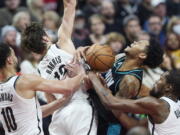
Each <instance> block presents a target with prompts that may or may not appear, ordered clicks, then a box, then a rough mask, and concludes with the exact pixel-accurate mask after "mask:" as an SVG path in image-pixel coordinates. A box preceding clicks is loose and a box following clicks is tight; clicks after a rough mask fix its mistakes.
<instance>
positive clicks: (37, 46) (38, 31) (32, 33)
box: [21, 23, 46, 54]
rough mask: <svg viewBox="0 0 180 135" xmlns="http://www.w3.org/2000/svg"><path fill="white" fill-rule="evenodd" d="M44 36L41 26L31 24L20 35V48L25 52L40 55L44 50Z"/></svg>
mask: <svg viewBox="0 0 180 135" xmlns="http://www.w3.org/2000/svg"><path fill="white" fill-rule="evenodd" d="M45 35H46V33H45V31H44V30H43V26H42V25H41V24H39V23H32V24H31V25H30V26H28V27H27V28H26V29H25V31H24V32H23V33H22V38H21V47H22V48H23V49H24V50H26V51H31V52H35V53H38V54H41V53H43V52H44V50H45V48H46V44H45V43H44V42H43V36H45Z"/></svg>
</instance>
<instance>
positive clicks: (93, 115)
mask: <svg viewBox="0 0 180 135" xmlns="http://www.w3.org/2000/svg"><path fill="white" fill-rule="evenodd" d="M90 105H91V107H92V118H91V123H90V128H89V131H88V133H87V135H90V133H91V129H92V126H93V121H94V117H95V110H94V106H93V103H92V102H91V103H90Z"/></svg>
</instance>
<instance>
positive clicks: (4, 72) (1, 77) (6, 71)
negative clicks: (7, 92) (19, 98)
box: [0, 68, 16, 82]
mask: <svg viewBox="0 0 180 135" xmlns="http://www.w3.org/2000/svg"><path fill="white" fill-rule="evenodd" d="M14 75H16V70H15V69H14V68H3V69H1V70H0V81H1V82H4V81H6V80H7V79H8V78H10V77H11V76H14Z"/></svg>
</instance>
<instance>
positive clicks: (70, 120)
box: [38, 45, 97, 135]
mask: <svg viewBox="0 0 180 135" xmlns="http://www.w3.org/2000/svg"><path fill="white" fill-rule="evenodd" d="M72 58H73V56H72V55H71V54H69V53H67V52H65V51H64V50H62V49H59V48H58V46H56V45H52V46H51V47H50V48H49V50H48V51H47V53H46V55H45V56H44V58H43V59H42V61H41V62H40V63H39V65H38V69H39V72H40V75H41V76H42V77H43V78H46V79H50V80H55V79H56V80H62V79H65V78H66V77H67V75H66V70H65V68H64V66H65V65H66V64H67V63H69V62H71V61H72ZM52 85H53V84H52ZM55 96H56V98H60V97H61V96H62V95H60V94H55ZM87 98H88V95H87V93H85V92H83V91H82V90H78V91H77V92H75V93H74V95H73V97H72V98H71V101H70V102H69V104H68V105H66V106H65V107H63V109H61V108H59V109H58V110H57V111H55V112H54V114H53V116H52V121H51V124H50V126H49V132H50V135H87V134H89V135H96V134H97V124H96V120H95V116H94V113H93V112H94V111H93V109H92V107H91V105H90V104H89V102H88V100H87Z"/></svg>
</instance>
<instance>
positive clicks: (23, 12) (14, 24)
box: [13, 11, 31, 27]
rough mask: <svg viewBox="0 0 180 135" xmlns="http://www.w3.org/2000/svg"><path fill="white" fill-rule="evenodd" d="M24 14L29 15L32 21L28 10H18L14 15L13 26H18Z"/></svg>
mask: <svg viewBox="0 0 180 135" xmlns="http://www.w3.org/2000/svg"><path fill="white" fill-rule="evenodd" d="M22 16H28V17H29V19H30V21H31V17H30V14H29V13H28V12H26V11H21V12H18V13H16V14H15V15H14V17H13V26H15V27H17V26H18V23H19V20H20V18H21V17H22Z"/></svg>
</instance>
